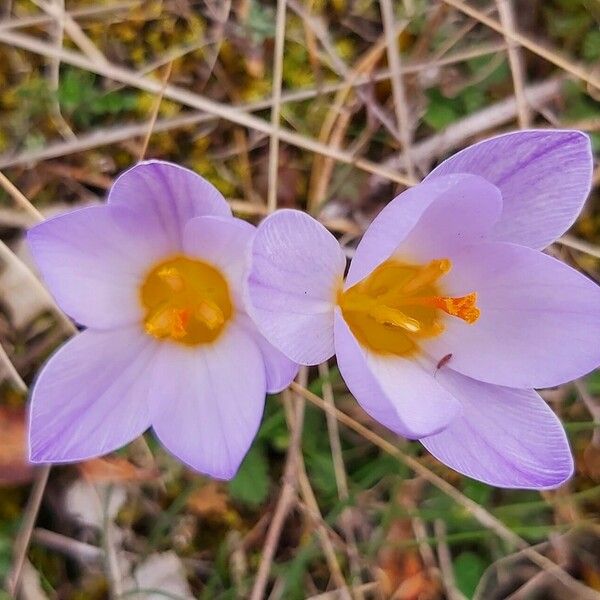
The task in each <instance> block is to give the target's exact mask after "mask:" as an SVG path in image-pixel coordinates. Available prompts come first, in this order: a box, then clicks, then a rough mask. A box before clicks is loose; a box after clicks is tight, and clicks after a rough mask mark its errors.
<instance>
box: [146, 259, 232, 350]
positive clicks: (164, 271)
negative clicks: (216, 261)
mask: <svg viewBox="0 0 600 600" xmlns="http://www.w3.org/2000/svg"><path fill="white" fill-rule="evenodd" d="M140 298H141V302H142V306H143V307H144V310H145V316H144V322H143V325H144V331H145V332H146V333H147V334H148V335H151V336H152V337H155V338H157V339H160V340H171V341H173V342H177V343H180V344H184V345H186V346H197V345H199V344H206V343H210V342H212V341H214V340H216V339H217V337H218V336H219V335H220V334H221V332H222V331H223V329H224V328H225V325H226V323H227V321H228V320H229V319H230V318H231V315H232V313H233V308H232V303H231V296H230V294H229V286H228V285H227V281H226V280H225V278H224V277H223V275H222V274H221V273H220V272H219V270H218V269H216V268H215V267H213V266H212V265H209V264H208V263H205V262H203V261H201V260H196V259H191V258H187V257H186V256H175V257H173V258H170V259H168V260H165V261H163V262H161V263H159V264H158V265H156V266H155V267H154V268H153V269H152V270H151V271H150V272H149V273H148V274H147V275H146V278H145V280H144V282H143V283H142V286H141V288H140Z"/></svg>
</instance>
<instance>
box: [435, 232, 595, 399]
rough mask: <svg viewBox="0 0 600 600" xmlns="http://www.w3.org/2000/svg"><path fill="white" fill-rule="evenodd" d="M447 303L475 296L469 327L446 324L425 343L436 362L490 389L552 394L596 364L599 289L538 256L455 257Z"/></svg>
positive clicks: (512, 247)
mask: <svg viewBox="0 0 600 600" xmlns="http://www.w3.org/2000/svg"><path fill="white" fill-rule="evenodd" d="M452 261H453V264H454V266H453V269H452V270H451V271H450V273H448V274H447V275H446V276H445V277H444V287H445V290H448V291H449V293H450V295H453V296H460V295H464V294H467V293H469V292H473V291H474V292H476V293H477V296H478V299H477V305H478V307H479V308H480V309H481V316H480V317H479V319H478V320H477V321H476V322H475V323H473V324H470V325H469V324H466V323H464V322H463V321H461V320H459V319H456V318H453V317H449V318H448V319H446V321H445V326H446V329H445V331H444V332H443V333H442V334H441V335H440V336H438V337H437V338H434V339H431V340H428V341H427V342H426V343H424V348H425V349H426V351H427V352H429V354H431V355H432V356H433V358H434V360H439V359H441V358H442V357H443V356H446V355H447V354H450V353H451V354H452V358H451V360H450V362H449V363H448V366H449V367H451V368H452V369H454V370H456V371H459V372H461V373H463V374H464V375H468V376H469V377H474V378H475V379H480V380H482V381H487V382H488V383H495V384H498V385H507V386H510V387H516V388H540V387H550V386H554V385H558V384H561V383H564V382H565V381H569V380H571V379H574V378H576V377H579V376H581V375H583V374H585V373H587V372H589V371H591V370H592V369H593V368H594V367H596V366H597V365H598V364H600V344H599V343H598V340H599V339H600V287H598V286H597V285H596V284H595V283H594V282H592V281H591V280H590V279H588V278H587V277H585V276H583V275H582V274H581V273H579V272H578V271H575V270H574V269H572V268H571V267H568V266H567V265H565V264H564V263H562V262H560V261H558V260H556V259H554V258H552V257H550V256H547V255H546V254H542V253H541V252H539V251H537V250H532V249H531V248H526V247H524V246H517V245H516V244H507V243H502V242H489V243H485V244H479V245H477V246H471V247H470V248H468V249H465V250H464V251H463V252H461V253H459V254H457V255H455V256H453V257H452Z"/></svg>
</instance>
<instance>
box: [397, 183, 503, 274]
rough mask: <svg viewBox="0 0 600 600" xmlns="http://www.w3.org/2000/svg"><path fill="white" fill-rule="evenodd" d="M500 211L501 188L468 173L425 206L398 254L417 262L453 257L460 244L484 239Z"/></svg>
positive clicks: (473, 242) (478, 241)
mask: <svg viewBox="0 0 600 600" xmlns="http://www.w3.org/2000/svg"><path fill="white" fill-rule="evenodd" d="M461 179H462V178H461ZM501 214H502V196H501V194H500V190H499V189H498V188H497V187H496V186H494V185H492V184H491V183H488V182H487V181H486V180H485V179H482V178H481V177H477V176H475V175H466V176H465V178H464V179H463V180H462V181H461V182H460V183H458V184H457V185H454V186H453V187H451V188H449V189H448V190H447V191H446V192H445V193H444V194H442V195H440V196H439V197H437V198H436V199H435V201H434V202H432V203H431V204H430V205H429V206H428V207H427V209H425V211H424V212H423V214H422V215H421V218H420V219H419V221H418V222H417V224H416V225H415V226H414V227H413V229H412V231H411V232H410V233H409V234H408V236H407V237H406V239H405V240H404V241H403V242H402V243H401V244H400V246H399V247H398V248H397V250H396V253H397V254H398V255H400V256H402V257H406V258H407V259H409V260H411V261H413V262H415V263H424V262H427V261H429V260H432V259H435V258H443V257H447V256H450V255H451V254H453V253H455V252H457V250H458V249H459V248H460V247H461V246H465V245H467V244H475V243H480V242H482V241H483V240H484V239H485V238H486V237H487V235H488V233H489V232H490V231H491V229H492V228H493V226H494V225H495V223H496V222H497V221H498V219H499V218H500V215H501Z"/></svg>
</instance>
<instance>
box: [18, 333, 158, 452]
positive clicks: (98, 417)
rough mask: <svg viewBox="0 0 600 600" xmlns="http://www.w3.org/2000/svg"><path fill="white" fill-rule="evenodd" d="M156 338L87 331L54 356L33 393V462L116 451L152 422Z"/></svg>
mask: <svg viewBox="0 0 600 600" xmlns="http://www.w3.org/2000/svg"><path fill="white" fill-rule="evenodd" d="M156 349H157V346H156V342H155V341H154V340H152V338H150V337H148V336H145V335H143V334H142V333H141V332H140V331H138V329H137V328H133V327H129V328H124V329H120V330H115V331H91V330H87V331H84V332H83V333H80V334H78V335H77V336H75V337H74V338H73V339H72V340H70V341H68V342H67V343H66V344H65V345H64V346H62V347H61V348H60V350H58V352H56V354H54V355H53V356H52V357H51V358H50V360H49V361H48V363H46V366H45V367H44V368H43V369H42V371H41V373H40V374H39V376H38V378H37V380H36V382H35V384H34V387H33V391H32V396H31V406H30V423H29V451H30V460H31V461H32V462H36V463H38V462H53V463H57V462H70V461H79V460H85V459H88V458H92V457H95V456H100V455H102V454H106V453H108V452H112V451H113V450H116V449H117V448H120V447H121V446H123V445H125V444H127V443H128V442H130V441H131V440H133V439H134V438H136V437H137V436H139V435H141V434H142V433H143V432H144V431H145V430H146V429H147V428H148V427H149V426H150V415H149V411H148V404H147V396H148V388H149V381H150V372H151V370H152V366H153V358H154V355H155V353H156Z"/></svg>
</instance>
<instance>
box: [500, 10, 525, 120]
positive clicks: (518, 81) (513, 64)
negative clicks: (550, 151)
mask: <svg viewBox="0 0 600 600" xmlns="http://www.w3.org/2000/svg"><path fill="white" fill-rule="evenodd" d="M496 6H497V7H498V14H499V15H500V23H501V25H502V27H503V28H504V31H510V32H514V30H515V17H514V10H513V4H512V0H496ZM505 37H506V42H507V50H508V63H509V65H510V71H511V74H512V80H513V86H514V88H515V98H516V100H517V110H518V113H519V126H520V127H521V129H525V128H527V127H529V125H530V124H531V110H530V108H529V104H528V103H527V98H526V96H525V70H524V68H523V56H522V54H521V49H520V48H519V47H518V44H516V43H515V42H514V40H513V39H512V38H511V37H510V36H505Z"/></svg>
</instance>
